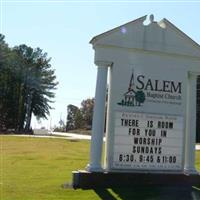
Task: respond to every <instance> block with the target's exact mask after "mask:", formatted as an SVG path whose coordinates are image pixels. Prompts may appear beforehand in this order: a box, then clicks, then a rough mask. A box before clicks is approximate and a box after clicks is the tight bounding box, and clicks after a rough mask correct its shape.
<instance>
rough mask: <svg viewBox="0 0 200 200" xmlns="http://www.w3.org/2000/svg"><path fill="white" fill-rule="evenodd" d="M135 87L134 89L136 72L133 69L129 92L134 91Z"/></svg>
mask: <svg viewBox="0 0 200 200" xmlns="http://www.w3.org/2000/svg"><path fill="white" fill-rule="evenodd" d="M133 87H134V71H133V69H132V74H131V79H130V82H129V87H128V91H133Z"/></svg>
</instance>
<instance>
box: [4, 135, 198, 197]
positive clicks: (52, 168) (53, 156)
mask: <svg viewBox="0 0 200 200" xmlns="http://www.w3.org/2000/svg"><path fill="white" fill-rule="evenodd" d="M0 140H1V167H0V168H1V172H0V187H1V190H0V199H1V200H61V199H62V200H66V199H69V200H79V199H81V200H82V199H83V200H84V199H87V200H99V199H105V200H109V199H111V200H115V199H130V200H131V199H145V200H147V198H146V197H145V196H148V198H149V199H151V200H154V199H160V198H159V195H158V194H159V191H157V190H156V189H155V190H154V191H152V189H148V188H147V189H146V190H145V193H144V192H141V193H139V194H137V195H136V194H135V193H134V192H133V191H132V190H131V189H119V188H118V189H117V188H116V189H106V190H103V189H101V190H96V191H94V190H81V189H78V190H73V189H71V188H64V187H63V184H65V185H66V183H70V182H71V179H72V173H71V172H72V171H73V170H78V169H84V168H85V167H86V165H87V163H88V159H89V141H70V140H64V139H47V138H28V137H27V138H25V137H11V136H0ZM196 166H197V168H198V170H200V151H198V152H197V153H196ZM199 193H200V192H199ZM155 194H157V197H155V198H153V195H155ZM197 195H199V194H197ZM199 197H200V195H199ZM183 199H184V198H183Z"/></svg>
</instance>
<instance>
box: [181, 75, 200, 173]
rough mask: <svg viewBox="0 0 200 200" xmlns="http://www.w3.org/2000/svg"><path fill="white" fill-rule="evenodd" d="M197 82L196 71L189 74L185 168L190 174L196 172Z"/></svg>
mask: <svg viewBox="0 0 200 200" xmlns="http://www.w3.org/2000/svg"><path fill="white" fill-rule="evenodd" d="M196 82H197V75H196V74H195V73H189V74H188V83H187V108H186V136H185V163H184V164H185V165H184V170H185V172H186V173H189V174H196V173H197V171H196V169H195V144H196Z"/></svg>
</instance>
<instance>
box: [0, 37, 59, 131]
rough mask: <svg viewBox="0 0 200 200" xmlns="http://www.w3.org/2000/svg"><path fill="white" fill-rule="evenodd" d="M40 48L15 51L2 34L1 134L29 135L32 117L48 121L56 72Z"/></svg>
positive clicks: (0, 40)
mask: <svg viewBox="0 0 200 200" xmlns="http://www.w3.org/2000/svg"><path fill="white" fill-rule="evenodd" d="M50 61H51V58H49V57H48V56H47V53H45V52H43V50H42V49H40V48H32V47H29V46H27V45H25V44H22V45H19V46H15V47H13V48H11V47H9V45H8V44H7V43H6V42H5V37H4V35H2V34H0V131H6V130H11V129H12V130H14V131H17V132H29V131H30V130H31V117H32V114H34V115H35V116H36V117H37V119H40V118H47V116H48V115H49V111H50V109H51V106H50V103H51V102H53V101H52V99H53V98H54V97H55V94H54V90H55V89H56V86H57V84H58V82H56V76H55V71H54V70H53V69H51V64H50Z"/></svg>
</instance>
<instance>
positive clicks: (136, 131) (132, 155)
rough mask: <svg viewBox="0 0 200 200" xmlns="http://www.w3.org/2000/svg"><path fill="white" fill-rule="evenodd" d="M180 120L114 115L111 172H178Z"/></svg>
mask: <svg viewBox="0 0 200 200" xmlns="http://www.w3.org/2000/svg"><path fill="white" fill-rule="evenodd" d="M183 135H184V133H183V117H182V116H175V115H166V114H165V115H160V114H150V113H133V112H132V113H130V112H116V115H115V134H114V149H113V150H114V156H113V163H112V168H113V169H128V170H129V169H131V170H133V169H137V170H138V169H148V170H181V169H182V162H183Z"/></svg>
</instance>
